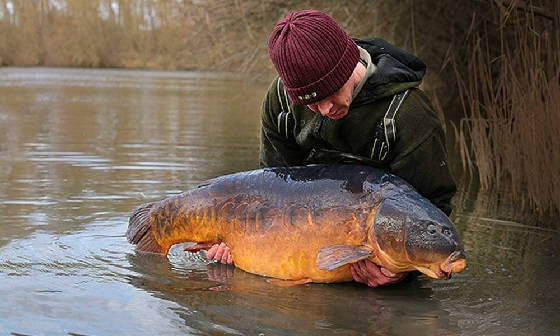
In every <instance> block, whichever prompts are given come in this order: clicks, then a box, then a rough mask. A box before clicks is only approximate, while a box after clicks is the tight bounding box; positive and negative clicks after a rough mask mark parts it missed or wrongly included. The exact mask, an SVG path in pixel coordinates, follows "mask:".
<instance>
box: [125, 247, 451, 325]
mask: <svg viewBox="0 0 560 336" xmlns="http://www.w3.org/2000/svg"><path fill="white" fill-rule="evenodd" d="M128 260H129V262H130V264H131V266H132V270H134V271H135V273H137V275H136V276H132V277H130V278H129V281H130V282H131V284H133V285H134V286H137V287H140V288H142V289H143V290H146V291H149V292H151V293H153V294H154V295H155V296H157V297H159V298H162V299H165V300H172V301H173V302H176V303H179V304H180V305H181V307H182V309H181V310H178V311H177V314H178V315H179V316H181V317H182V318H184V320H185V324H186V325H188V326H190V327H192V328H194V329H196V330H200V331H202V332H203V333H210V334H212V333H219V332H222V331H225V330H224V329H223V328H222V327H223V326H227V327H228V329H227V332H228V333H233V334H241V335H245V334H254V333H259V332H260V333H264V334H267V335H268V334H272V335H294V334H304V335H305V334H313V335H317V334H325V335H327V334H333V333H342V334H344V335H363V334H375V335H391V334H395V333H396V334H405V333H413V334H415V335H433V334H439V333H445V334H447V335H453V334H454V332H453V331H454V330H455V331H457V330H458V329H457V326H456V325H453V323H452V322H450V321H449V319H448V313H447V312H446V311H444V310H442V309H441V307H440V304H439V301H438V300H435V299H433V298H432V294H433V293H432V290H431V289H430V288H428V287H425V286H423V282H422V281H416V280H414V281H409V282H406V283H403V284H399V285H396V286H393V287H390V288H385V289H382V290H377V291H372V290H370V289H368V288H367V287H365V286H363V285H359V284H339V285H335V286H333V285H321V284H309V285H303V286H295V287H276V286H274V285H272V284H270V283H268V282H267V281H266V280H265V278H263V277H260V276H256V275H252V274H249V273H246V272H244V271H242V270H240V269H237V268H235V267H232V266H228V265H221V264H215V263H209V264H208V262H207V261H205V260H204V259H203V258H202V257H200V256H199V255H195V256H194V257H193V255H192V254H187V255H186V256H184V254H183V252H182V249H181V248H180V247H177V246H175V247H174V248H173V249H172V250H171V252H170V260H168V259H167V258H165V257H161V256H154V255H149V254H148V255H146V254H131V255H129V259H128ZM405 316H407V317H412V318H407V319H404V320H403V317H405ZM216 323H218V324H217V325H216ZM419 326H421V328H422V329H421V330H420V331H419V330H418V328H419Z"/></svg>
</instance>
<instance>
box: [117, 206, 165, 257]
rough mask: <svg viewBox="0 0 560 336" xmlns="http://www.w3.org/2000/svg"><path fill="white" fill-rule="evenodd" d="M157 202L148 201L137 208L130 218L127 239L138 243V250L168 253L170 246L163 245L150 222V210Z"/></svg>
mask: <svg viewBox="0 0 560 336" xmlns="http://www.w3.org/2000/svg"><path fill="white" fill-rule="evenodd" d="M154 204H155V203H147V204H143V205H141V206H140V207H139V208H138V209H136V210H135V211H134V212H133V213H132V215H131V216H130V219H129V220H128V230H127V231H126V239H128V241H129V242H130V243H132V244H136V251H138V252H150V253H158V254H167V251H168V250H169V248H165V247H164V246H161V245H160V244H159V243H158V242H157V240H156V237H155V235H154V231H153V229H152V225H151V224H150V218H151V216H150V210H151V209H152V206H153V205H154Z"/></svg>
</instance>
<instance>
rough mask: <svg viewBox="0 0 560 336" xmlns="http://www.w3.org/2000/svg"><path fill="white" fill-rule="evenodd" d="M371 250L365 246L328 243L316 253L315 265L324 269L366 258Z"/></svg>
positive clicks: (328, 269) (331, 268)
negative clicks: (328, 244)
mask: <svg viewBox="0 0 560 336" xmlns="http://www.w3.org/2000/svg"><path fill="white" fill-rule="evenodd" d="M372 253H373V251H372V250H371V249H370V248H369V247H366V246H350V245H330V246H324V247H322V248H321V249H320V250H319V254H318V255H317V267H319V268H320V269H322V270H325V271H332V270H333V269H335V268H338V267H341V266H344V265H346V264H351V263H354V262H357V261H360V260H363V259H367V258H368V257H369V256H370V255H371V254H372Z"/></svg>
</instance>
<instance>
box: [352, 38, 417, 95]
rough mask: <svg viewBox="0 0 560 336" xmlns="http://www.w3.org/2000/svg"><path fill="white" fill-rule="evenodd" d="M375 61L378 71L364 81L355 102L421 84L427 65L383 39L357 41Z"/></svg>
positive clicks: (392, 93)
mask: <svg viewBox="0 0 560 336" xmlns="http://www.w3.org/2000/svg"><path fill="white" fill-rule="evenodd" d="M355 42H356V44H358V45H359V46H360V47H362V48H364V49H365V50H366V51H367V52H368V53H369V54H370V55H371V61H372V62H373V64H375V66H376V69H375V72H374V73H373V74H372V75H371V77H370V78H368V80H367V81H366V83H365V84H364V86H363V88H362V90H361V91H360V93H359V94H358V96H357V97H356V98H355V100H354V102H353V103H356V105H361V104H367V103H369V102H371V101H373V100H377V99H379V98H383V97H388V96H392V95H394V94H395V93H398V92H402V91H404V90H406V89H409V88H411V87H415V86H418V85H419V84H420V83H421V81H422V78H423V77H424V74H425V73H426V64H424V62H422V60H420V59H419V58H418V57H416V56H414V55H412V54H410V53H408V52H406V51H404V50H402V49H399V48H397V47H395V46H394V45H392V44H390V43H389V42H387V41H385V40H383V39H380V38H373V39H365V40H355Z"/></svg>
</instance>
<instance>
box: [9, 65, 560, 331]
mask: <svg viewBox="0 0 560 336" xmlns="http://www.w3.org/2000/svg"><path fill="white" fill-rule="evenodd" d="M266 87H267V83H252V82H251V80H250V79H249V78H243V77H237V76H233V75H228V74H211V73H189V72H157V71H124V70H81V69H80V70H77V69H49V68H29V69H16V68H3V69H0V167H1V169H0V229H1V230H0V297H1V298H2V300H0V334H10V333H20V334H31V335H60V334H72V333H73V334H86V335H117V334H118V335H155V334H157V335H184V334H192V335H223V334H231V335H259V334H263V335H332V334H339V335H366V334H367V335H558V330H560V313H558V303H559V302H560V289H559V286H558V284H559V283H560V266H559V264H560V263H559V261H560V259H559V252H560V248H559V246H560V244H559V243H560V235H559V233H558V232H557V231H554V230H550V229H539V228H537V227H535V226H532V225H528V224H525V223H512V222H508V221H503V220H499V219H496V218H495V217H493V216H492V215H488V211H487V209H481V207H482V206H481V205H480V204H479V203H478V202H477V200H469V201H467V202H461V204H459V205H458V207H457V209H456V211H455V213H454V215H453V218H452V219H453V220H454V221H455V222H456V224H457V226H458V229H459V231H460V234H461V236H462V238H463V242H464V245H465V248H466V251H467V255H468V268H467V269H466V271H465V272H463V273H462V274H459V275H457V276H454V277H453V279H451V280H450V281H435V280H431V279H428V278H426V277H424V276H421V277H419V278H417V279H416V280H413V281H409V282H406V283H403V284H399V285H395V286H391V287H387V288H382V289H370V288H367V287H366V286H363V285H360V284H355V283H349V284H336V285H323V284H309V285H304V286H298V287H290V288H279V287H276V286H273V285H270V284H269V283H267V282H266V281H265V280H264V278H262V277H259V276H255V275H251V274H247V273H245V272H243V271H241V270H239V269H235V268H233V267H231V266H225V265H220V264H214V263H211V262H208V261H207V260H206V259H205V258H204V254H203V253H198V254H188V253H184V252H183V251H182V249H181V247H180V246H176V247H174V248H172V250H171V252H170V254H169V256H168V258H163V257H158V256H145V255H136V254H135V253H134V252H133V246H131V245H130V244H128V243H127V241H126V239H125V237H124V234H125V232H126V228H127V220H128V216H129V214H130V212H131V211H132V210H133V209H134V208H135V207H136V206H138V205H139V204H141V203H145V202H148V201H153V200H159V199H161V198H164V197H167V196H170V195H174V194H177V193H179V192H181V191H183V190H185V189H188V188H190V187H193V186H195V185H197V184H198V183H200V182H202V181H204V180H206V179H209V178H213V177H216V176H219V175H223V174H226V173H231V172H237V171H243V170H249V169H253V168H256V167H257V151H258V131H259V129H258V128H259V111H258V108H259V105H260V99H261V97H262V95H263V94H264V92H265V90H266ZM482 213H484V214H482Z"/></svg>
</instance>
